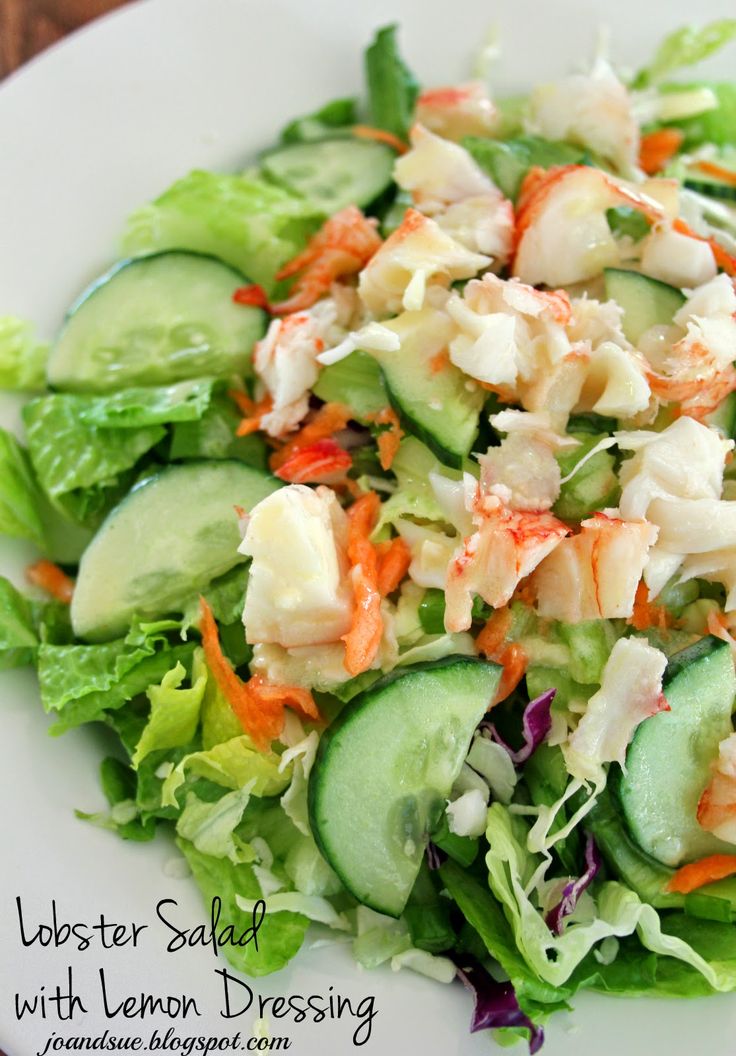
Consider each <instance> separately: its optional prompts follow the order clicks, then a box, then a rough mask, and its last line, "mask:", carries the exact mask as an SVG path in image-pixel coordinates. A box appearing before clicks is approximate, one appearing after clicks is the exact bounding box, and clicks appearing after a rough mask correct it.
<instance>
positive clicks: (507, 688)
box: [493, 642, 529, 704]
mask: <svg viewBox="0 0 736 1056" xmlns="http://www.w3.org/2000/svg"><path fill="white" fill-rule="evenodd" d="M496 662H497V663H499V664H500V665H501V666H502V667H503V673H502V675H501V681H500V682H499V683H498V689H497V690H496V696H495V697H494V698H493V704H500V702H501V701H502V700H506V697H508V696H510V695H511V694H512V693H513V691H514V690H515V689H516V687H517V686H518V684H519V683H520V682H521V680H522V678H523V677H524V674H525V672H526V669H527V664H528V662H529V661H528V659H527V655H526V653H525V652H524V650H523V648H522V647H521V646H520V645H519V643H518V642H511V643H510V644H509V645H507V646H506V648H505V649H504V650H503V652H502V653H501V654H500V655H499V656H498V657H497V658H496Z"/></svg>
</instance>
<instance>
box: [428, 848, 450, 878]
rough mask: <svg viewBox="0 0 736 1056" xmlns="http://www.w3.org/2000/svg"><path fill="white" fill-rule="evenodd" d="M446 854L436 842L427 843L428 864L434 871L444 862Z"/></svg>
mask: <svg viewBox="0 0 736 1056" xmlns="http://www.w3.org/2000/svg"><path fill="white" fill-rule="evenodd" d="M446 857H447V855H446V854H443V853H442V851H441V850H440V849H439V847H438V846H437V844H436V843H432V841H431V840H430V842H429V843H428V844H427V865H428V866H429V868H430V869H431V870H432V872H434V871H435V870H436V869H439V867H440V866H441V865H442V863H443V862H444V860H445V858H446Z"/></svg>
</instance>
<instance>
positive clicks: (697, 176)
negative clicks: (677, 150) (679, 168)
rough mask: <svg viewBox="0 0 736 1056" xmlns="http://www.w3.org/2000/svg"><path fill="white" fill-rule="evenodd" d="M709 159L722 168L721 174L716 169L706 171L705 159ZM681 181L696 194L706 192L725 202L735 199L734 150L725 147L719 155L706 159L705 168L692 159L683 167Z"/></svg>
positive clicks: (735, 160) (735, 162)
mask: <svg viewBox="0 0 736 1056" xmlns="http://www.w3.org/2000/svg"><path fill="white" fill-rule="evenodd" d="M703 160H705V159H703ZM711 160H712V161H713V162H715V164H716V166H718V168H720V169H721V170H723V176H720V175H719V174H718V171H717V170H716V172H715V173H713V172H708V169H707V161H711ZM729 174H730V178H729ZM724 177H725V178H724ZM683 183H684V184H685V186H686V187H688V188H689V189H690V190H691V191H697V192H698V194H707V195H709V196H710V197H711V198H719V199H720V200H721V201H726V202H734V201H736V150H734V149H728V148H726V149H725V150H723V151H722V152H721V154H720V156H719V157H716V158H712V159H710V158H709V159H707V160H706V169H705V170H704V169H701V168H700V165H699V164H698V162H697V161H696V160H695V159H692V161H691V162H690V164H689V165H688V166H687V167H686V169H685V175H684V179H683Z"/></svg>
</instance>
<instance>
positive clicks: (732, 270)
mask: <svg viewBox="0 0 736 1056" xmlns="http://www.w3.org/2000/svg"><path fill="white" fill-rule="evenodd" d="M672 227H673V229H674V230H675V231H679V232H680V234H681V235H687V236H688V238H694V239H695V240H696V241H697V242H707V243H708V245H709V246H710V248H711V249H712V250H713V256H714V257H715V261H716V264H717V265H718V267H719V268H723V270H724V271H725V272H726V274H727V275H730V276H731V278H733V277H734V276H735V275H736V257H732V256H731V254H730V253H729V252H728V250H727V249H724V247H723V246H722V245H721V244H720V242H718V240H717V239H715V238H706V237H705V236H704V235H698V234H696V233H695V231H693V229H692V228H691V227H690V225H689V224H688V223H686V222H685V221H684V220H683V219H682V217H681V216H678V217H677V219H676V220H673V221H672Z"/></svg>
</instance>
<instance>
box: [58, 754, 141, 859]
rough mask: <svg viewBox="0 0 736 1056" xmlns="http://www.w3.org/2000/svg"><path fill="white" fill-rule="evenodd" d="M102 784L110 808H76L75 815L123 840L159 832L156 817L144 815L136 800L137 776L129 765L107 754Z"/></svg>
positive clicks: (103, 766)
mask: <svg viewBox="0 0 736 1056" xmlns="http://www.w3.org/2000/svg"><path fill="white" fill-rule="evenodd" d="M100 784H101V785H102V791H103V792H104V794H105V798H106V799H107V802H108V803H109V805H110V810H109V812H107V813H104V812H99V813H97V814H88V813H86V812H84V811H81V810H77V811H75V814H76V816H77V817H78V818H81V819H82V820H83V821H89V822H91V823H92V824H93V825H98V826H99V827H100V828H102V829H109V830H110V831H111V832H115V833H117V835H118V836H120V837H121V838H122V839H124V840H136V841H137V842H144V841H147V840H152V839H153V837H154V836H155V835H156V822H155V820H154V819H153V818H150V817H147V818H144V817H141V811H140V809H139V807H138V805H137V804H136V800H135V796H136V777H135V774H134V773H133V771H132V770H131V769H130V767H129V766H126V765H125V763H123V762H121V761H120V760H119V759H115V758H114V757H113V756H108V757H107V758H105V759H103V760H102V763H101V764H100Z"/></svg>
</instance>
